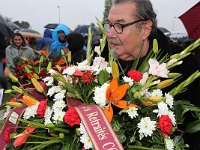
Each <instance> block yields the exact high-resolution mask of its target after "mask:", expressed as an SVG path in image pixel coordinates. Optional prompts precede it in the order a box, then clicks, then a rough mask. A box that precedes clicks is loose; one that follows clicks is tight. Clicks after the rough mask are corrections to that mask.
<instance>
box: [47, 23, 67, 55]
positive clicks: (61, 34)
mask: <svg viewBox="0 0 200 150" xmlns="http://www.w3.org/2000/svg"><path fill="white" fill-rule="evenodd" d="M69 32H70V31H69V29H68V27H67V26H65V25H64V24H60V25H58V26H57V27H56V28H55V30H54V31H53V33H52V38H53V43H52V44H51V46H50V53H51V54H50V57H53V58H56V57H60V56H61V50H62V49H63V50H66V49H67V47H66V45H67V35H68V34H69Z"/></svg>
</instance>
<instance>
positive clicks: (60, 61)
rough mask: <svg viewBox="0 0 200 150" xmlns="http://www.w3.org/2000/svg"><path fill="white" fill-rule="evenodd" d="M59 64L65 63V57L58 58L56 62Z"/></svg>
mask: <svg viewBox="0 0 200 150" xmlns="http://www.w3.org/2000/svg"><path fill="white" fill-rule="evenodd" d="M57 63H58V64H59V65H64V64H65V58H63V57H61V58H60V60H59V61H58V62H57Z"/></svg>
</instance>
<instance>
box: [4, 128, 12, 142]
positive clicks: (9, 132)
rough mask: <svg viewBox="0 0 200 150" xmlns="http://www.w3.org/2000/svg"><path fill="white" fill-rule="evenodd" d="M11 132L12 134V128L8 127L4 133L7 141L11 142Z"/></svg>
mask: <svg viewBox="0 0 200 150" xmlns="http://www.w3.org/2000/svg"><path fill="white" fill-rule="evenodd" d="M10 134H11V128H7V129H6V131H5V133H4V140H5V142H6V143H9V142H10Z"/></svg>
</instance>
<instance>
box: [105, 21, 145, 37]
mask: <svg viewBox="0 0 200 150" xmlns="http://www.w3.org/2000/svg"><path fill="white" fill-rule="evenodd" d="M141 21H146V20H144V19H139V20H136V21H133V22H129V23H126V24H121V23H114V24H112V23H110V22H109V21H107V22H105V23H104V24H103V26H104V25H105V24H109V25H110V29H111V28H112V27H113V28H114V30H115V31H116V29H115V25H116V24H117V25H120V26H121V28H122V31H121V32H117V31H116V32H117V33H118V34H121V33H122V32H123V31H124V28H125V27H128V26H130V25H133V24H136V23H138V22H141ZM104 29H105V27H104ZM110 29H109V30H110ZM106 32H108V31H106Z"/></svg>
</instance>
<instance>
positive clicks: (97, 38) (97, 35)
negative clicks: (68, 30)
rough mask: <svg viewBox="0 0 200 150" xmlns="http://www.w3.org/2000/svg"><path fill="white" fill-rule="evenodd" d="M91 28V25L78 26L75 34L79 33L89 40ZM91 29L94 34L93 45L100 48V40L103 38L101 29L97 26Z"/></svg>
mask: <svg viewBox="0 0 200 150" xmlns="http://www.w3.org/2000/svg"><path fill="white" fill-rule="evenodd" d="M89 27H90V26H89V25H81V26H78V27H77V28H76V29H75V30H74V32H79V33H81V34H82V35H83V37H84V38H87V37H88V28H89ZM91 29H92V32H93V34H94V35H93V38H92V45H94V46H98V45H99V44H100V39H101V36H100V32H99V29H98V28H97V27H95V26H91Z"/></svg>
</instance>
